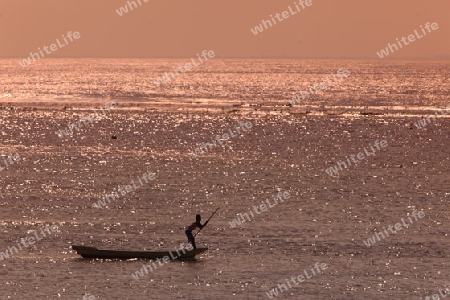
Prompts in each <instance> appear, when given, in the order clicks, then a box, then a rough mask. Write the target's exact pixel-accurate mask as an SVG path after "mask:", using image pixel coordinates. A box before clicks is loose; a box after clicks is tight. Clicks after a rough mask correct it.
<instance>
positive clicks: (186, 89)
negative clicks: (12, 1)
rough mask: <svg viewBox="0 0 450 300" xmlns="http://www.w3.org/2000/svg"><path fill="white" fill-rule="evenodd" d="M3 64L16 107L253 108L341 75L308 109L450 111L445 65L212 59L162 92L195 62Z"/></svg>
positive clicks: (5, 85)
mask: <svg viewBox="0 0 450 300" xmlns="http://www.w3.org/2000/svg"><path fill="white" fill-rule="evenodd" d="M19 61H20V60H19V59H8V60H5V59H3V60H1V62H2V64H1V71H2V72H1V74H0V78H1V83H2V84H1V86H0V93H3V94H10V95H11V97H10V98H11V99H10V100H14V99H17V100H23V99H32V100H37V99H41V100H58V101H69V100H72V99H75V100H84V99H92V98H111V99H124V100H134V101H144V102H145V101H155V102H165V101H177V102H181V103H182V102H184V101H190V102H192V101H193V102H201V101H212V102H214V101H219V100H220V101H238V102H239V101H245V102H249V103H267V102H268V103H270V102H271V101H275V102H280V103H287V102H288V101H289V100H290V99H291V98H292V97H293V96H295V95H296V94H298V93H299V92H300V91H308V90H309V88H310V86H311V85H314V84H320V82H323V81H325V80H326V78H327V77H328V78H330V79H332V77H333V76H332V75H333V74H336V73H337V72H338V71H339V70H348V71H349V72H350V73H351V75H350V76H349V77H348V78H345V80H342V81H341V82H339V83H337V84H335V85H334V86H333V87H330V88H327V89H326V90H324V91H322V92H320V93H319V94H318V95H317V96H318V97H311V98H310V99H309V100H308V101H309V103H308V104H319V105H330V106H333V105H340V106H343V105H359V106H375V107H377V106H378V107H379V106H388V107H389V106H391V107H392V106H426V105H429V106H436V105H447V104H448V103H446V100H448V97H449V87H450V63H449V62H448V61H447V62H438V61H427V62H417V61H381V60H373V61H352V60H250V59H249V60H242V59H241V60H233V59H227V60H222V59H212V60H208V61H206V62H204V63H203V64H201V65H200V66H197V67H194V69H193V70H192V71H189V72H187V73H180V72H178V74H175V76H174V78H173V77H170V78H171V80H169V81H167V82H166V83H164V84H162V85H161V86H158V85H157V84H155V82H156V81H157V80H158V79H159V78H160V77H161V76H164V74H165V73H166V72H172V73H175V71H174V69H175V68H178V66H180V65H185V64H186V63H190V62H191V60H189V59H45V60H40V61H39V60H38V61H36V62H34V63H32V64H31V65H30V66H27V67H26V68H22V67H20V66H19V64H18V62H19Z"/></svg>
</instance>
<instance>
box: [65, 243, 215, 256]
mask: <svg viewBox="0 0 450 300" xmlns="http://www.w3.org/2000/svg"><path fill="white" fill-rule="evenodd" d="M72 249H73V250H75V251H77V253H78V254H79V255H81V256H82V257H83V258H109V259H114V258H116V259H130V258H150V259H156V258H164V257H166V256H167V257H169V259H171V260H173V259H181V260H183V259H184V260H185V259H194V258H195V256H196V255H197V254H200V253H203V252H205V251H207V250H208V248H197V249H193V250H191V251H189V250H187V249H178V250H176V251H124V250H101V249H97V248H95V247H88V246H76V245H73V246H72Z"/></svg>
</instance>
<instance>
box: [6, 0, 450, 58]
mask: <svg viewBox="0 0 450 300" xmlns="http://www.w3.org/2000/svg"><path fill="white" fill-rule="evenodd" d="M135 1H137V0H135ZM140 1H141V3H142V5H141V6H140V7H138V8H136V9H134V10H133V11H130V12H129V13H127V14H124V15H123V16H122V17H120V16H119V15H118V14H117V13H116V9H118V8H119V7H121V6H124V5H126V3H127V1H126V0H0V43H1V47H0V57H17V58H24V57H26V56H28V55H29V53H30V52H31V51H33V52H36V51H37V48H38V47H41V48H42V47H43V46H45V45H47V46H49V45H50V44H52V43H55V40H56V39H57V38H59V37H61V35H62V34H66V33H67V32H68V31H79V32H80V35H81V38H80V39H79V40H76V41H75V42H73V43H71V44H70V45H68V46H67V47H64V48H62V49H58V50H57V51H55V52H53V53H51V54H50V55H47V56H46V57H49V58H50V57H188V58H190V57H195V55H196V53H198V52H201V51H202V50H214V51H215V53H216V55H217V57H255V58H256V57H277V58H290V57H298V58H302V57H316V58H362V57H364V58H373V59H379V58H378V57H377V55H376V52H377V51H380V50H381V49H382V48H385V47H386V46H387V43H394V42H395V39H396V38H401V37H402V36H407V35H409V34H412V33H413V32H414V30H415V29H420V25H422V26H423V25H425V23H426V22H437V23H438V24H439V29H438V30H436V31H433V32H432V33H430V34H429V35H427V36H425V37H424V38H422V39H420V40H417V41H415V42H414V43H411V44H410V45H408V46H405V47H404V48H402V49H401V50H399V51H396V52H395V53H393V54H391V55H390V56H389V58H405V57H417V58H447V59H450V29H449V27H450V18H449V13H450V0H427V1H425V0H376V1H374V0H372V1H370V0H320V1H319V0H312V1H313V5H312V6H310V7H307V8H306V9H305V10H304V11H301V12H300V13H297V14H296V15H293V16H290V17H289V18H288V19H286V20H284V21H282V22H279V23H278V24H276V25H275V26H273V27H272V28H269V29H267V30H265V31H263V32H262V33H260V34H258V35H253V34H252V33H251V31H250V28H253V27H255V26H256V25H259V24H260V23H261V20H262V19H269V15H270V14H275V13H277V12H278V13H282V12H283V11H286V10H288V6H291V7H294V2H296V1H298V0H276V1H274V0H149V2H147V3H145V2H144V1H145V0H140ZM243 3H244V4H243Z"/></svg>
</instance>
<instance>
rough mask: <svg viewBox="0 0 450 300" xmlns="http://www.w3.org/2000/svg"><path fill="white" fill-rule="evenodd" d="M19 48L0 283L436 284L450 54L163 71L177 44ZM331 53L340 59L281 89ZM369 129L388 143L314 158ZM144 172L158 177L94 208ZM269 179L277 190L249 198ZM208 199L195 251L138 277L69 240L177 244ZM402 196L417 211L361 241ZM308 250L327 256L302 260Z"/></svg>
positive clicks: (321, 291) (351, 143) (32, 293)
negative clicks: (28, 55)
mask: <svg viewBox="0 0 450 300" xmlns="http://www.w3.org/2000/svg"><path fill="white" fill-rule="evenodd" d="M18 62H19V59H2V60H1V64H0V68H1V72H0V82H1V85H0V105H1V106H0V108H1V109H0V125H1V127H0V155H1V156H0V168H3V169H2V170H1V171H0V299H83V296H85V298H84V299H269V298H271V297H272V298H273V299H313V300H315V299H420V298H421V297H422V298H425V296H431V295H433V294H439V290H440V289H441V290H445V288H446V286H448V285H449V284H450V280H449V278H450V268H449V267H450V263H449V259H450V250H449V249H450V241H449V235H448V231H449V226H450V217H449V215H450V208H449V200H450V190H449V187H448V183H449V181H450V176H449V172H448V170H449V166H450V147H449V135H450V118H448V115H450V111H449V113H445V112H443V111H442V109H445V108H446V107H447V106H448V105H449V104H450V93H449V87H450V62H438V61H427V62H419V61H379V60H373V61H356V60H355V61H353V60H250V59H248V60H247V59H240V60H238V59H235V60H223V59H213V60H210V61H208V62H206V63H204V64H203V65H201V66H199V67H198V68H196V69H194V70H192V71H191V72H189V73H185V74H179V75H177V76H175V78H174V79H173V80H170V81H168V82H166V83H165V84H163V85H161V86H157V85H156V84H155V81H156V80H157V79H158V78H160V77H161V76H163V75H164V73H165V72H170V71H173V68H174V67H177V66H178V65H181V64H185V63H187V62H189V59H45V60H41V61H37V62H35V63H33V64H32V65H30V66H28V67H26V68H21V67H20V66H19V64H18ZM339 70H348V71H349V72H350V75H349V76H348V77H345V78H342V79H341V80H339V81H338V82H336V84H334V85H332V86H326V87H324V88H323V89H321V90H320V91H319V92H317V93H316V94H314V95H313V96H311V97H309V98H306V99H301V100H300V101H299V103H298V104H295V105H291V104H289V101H290V100H291V99H292V97H293V96H295V95H296V94H298V93H299V92H300V91H308V90H309V89H310V87H311V85H314V84H320V83H321V82H326V81H327V77H328V79H329V80H333V79H332V77H333V75H335V74H337V73H338V71H339ZM328 82H329V81H328ZM112 102H114V103H117V104H118V106H117V108H115V109H111V110H110V111H107V112H102V113H100V112H99V111H100V107H101V106H102V105H103V104H105V103H112ZM439 110H440V111H441V112H442V113H441V114H439V115H436V118H435V119H430V120H429V122H428V123H423V124H425V126H423V127H421V128H419V127H417V126H415V125H414V124H415V122H417V121H419V120H421V119H422V120H425V119H423V117H426V116H427V115H428V114H429V113H432V112H435V111H439ZM93 112H99V114H98V115H99V117H98V118H96V119H95V120H94V121H93V122H90V123H89V124H85V125H83V126H81V127H79V128H76V129H74V130H73V132H72V133H71V134H69V135H67V136H64V137H62V138H61V137H59V136H58V135H57V134H56V132H58V131H59V130H61V129H64V128H68V126H70V124H74V123H76V122H78V121H79V120H81V119H83V118H88V117H89V115H91V114H92V113H93ZM242 122H251V123H252V125H253V126H252V128H250V129H248V130H247V131H244V130H241V132H240V133H239V134H237V133H236V127H239V126H240V123H242ZM230 131H232V132H234V133H236V136H231V137H230V138H229V140H227V141H226V142H223V143H221V144H217V145H216V146H214V147H213V148H210V149H209V150H208V151H205V153H204V154H200V155H198V156H194V155H193V154H192V152H193V150H194V149H196V148H199V147H201V146H202V145H203V143H206V142H210V143H211V142H212V141H213V140H214V139H216V137H217V135H220V136H223V134H224V133H229V132H230ZM377 140H378V141H381V140H386V142H387V144H388V147H386V148H385V149H382V150H380V151H378V152H377V153H376V154H375V155H373V156H369V157H366V158H365V159H363V160H361V161H359V162H358V163H357V164H356V165H352V166H350V167H348V168H345V169H343V170H341V171H340V172H339V174H338V175H337V176H334V177H333V176H329V175H328V174H327V173H326V169H327V168H329V167H332V166H334V165H335V164H336V163H338V162H339V161H344V160H345V159H346V157H347V156H350V155H352V154H355V155H356V154H358V152H360V151H363V149H364V148H365V147H369V146H370V145H373V144H374V143H375V141H377ZM13 154H18V155H19V158H18V159H17V160H14V161H12V159H8V155H13ZM146 172H147V173H155V174H156V177H155V180H153V181H151V182H149V183H148V184H143V185H138V187H137V188H136V189H134V190H133V191H132V192H130V193H128V194H127V195H123V196H121V197H120V198H119V199H116V200H115V201H113V202H111V203H110V204H108V205H107V206H106V207H102V208H98V207H96V205H95V203H98V201H99V200H101V199H102V197H103V196H104V195H105V194H107V193H111V192H113V191H114V189H115V188H117V187H118V186H119V185H120V186H125V185H128V184H130V182H131V181H132V180H135V181H136V179H137V178H138V177H142V175H143V174H144V173H146ZM279 192H289V194H290V197H289V198H288V199H285V201H284V202H282V203H278V204H277V205H275V206H273V207H268V208H266V210H265V211H263V212H262V211H261V212H260V213H256V212H255V213H254V214H253V215H251V214H250V213H249V210H252V209H253V207H254V206H256V205H257V206H260V205H261V204H264V203H267V201H269V202H270V203H272V204H273V203H274V200H273V196H274V195H277V194H278V193H279ZM268 199H269V200H268ZM217 207H220V208H219V210H218V212H217V214H216V215H215V216H214V218H213V219H211V221H210V222H209V224H208V226H207V227H205V228H204V229H203V230H202V231H201V233H200V234H199V235H198V237H197V245H198V246H199V247H204V246H207V247H209V251H208V252H207V253H206V254H204V255H201V256H199V257H198V259H197V260H196V261H192V262H191V261H189V262H179V261H174V262H170V263H167V264H164V265H162V266H158V268H156V269H155V270H153V271H151V272H149V273H148V274H145V275H144V276H142V277H141V278H140V279H138V280H136V279H135V278H134V277H133V276H132V274H135V272H136V271H139V270H140V269H141V268H142V266H143V265H144V264H150V261H148V260H135V259H133V260H125V261H118V260H85V259H82V258H80V257H79V256H78V255H77V254H76V253H75V252H74V251H72V250H71V249H70V246H71V245H88V246H94V247H98V248H102V249H122V250H173V251H175V250H177V249H179V248H180V247H181V246H183V244H184V243H185V242H186V237H185V235H184V227H185V226H187V225H189V224H190V223H192V222H193V221H194V220H195V215H196V214H197V213H200V214H201V215H202V217H203V221H205V220H206V219H207V218H208V217H209V216H210V214H211V213H212V212H213V211H214V210H215V209H216V208H217ZM414 211H416V212H417V211H423V212H424V213H425V217H424V218H421V219H419V220H417V221H414V222H413V223H411V224H410V226H409V227H408V228H403V230H400V231H399V232H398V233H396V234H392V235H390V236H386V237H385V238H382V239H379V240H377V241H376V243H375V244H374V245H372V246H370V247H368V246H367V245H366V244H365V243H364V241H366V240H367V239H368V238H371V237H372V236H373V235H374V234H375V233H377V232H382V231H383V230H384V229H383V228H388V226H389V225H392V226H394V225H395V224H396V223H398V222H401V221H400V220H401V219H402V218H404V219H405V220H406V219H407V218H408V216H411V218H412V213H413V212H414ZM243 213H247V214H249V215H250V218H247V220H246V221H245V222H243V223H242V224H240V225H239V224H238V223H236V222H234V225H236V226H234V227H233V226H232V225H231V224H230V222H231V223H233V220H235V219H236V218H239V217H240V216H241V214H243ZM249 219H250V220H249ZM413 220H414V219H413ZM46 225H49V226H51V225H54V226H57V229H56V230H55V231H51V233H49V232H47V233H45V231H44V232H43V231H42V230H43V229H45V228H46ZM30 237H34V238H35V243H33V244H32V245H28V246H23V245H22V246H20V247H21V248H20V249H19V245H18V242H19V241H20V239H21V238H27V239H28V238H30ZM36 240H37V241H36ZM12 246H15V247H16V248H18V251H17V253H15V252H14V253H13V254H12V255H9V257H7V256H5V251H6V250H7V249H12V248H11V247H12ZM2 253H4V254H3V256H2ZM6 254H7V253H6ZM1 258H3V259H1ZM316 263H319V264H326V266H327V268H326V269H323V270H322V272H320V274H317V273H316V274H315V275H314V276H311V274H312V270H311V269H312V268H314V265H315V264H316ZM306 273H307V274H308V275H309V277H308V276H306ZM299 275H305V280H304V281H303V282H300V283H298V282H297V284H296V283H294V282H293V281H289V280H291V278H292V277H297V278H298V276H299ZM288 281H289V282H288ZM273 289H278V290H277V292H278V296H275V294H273ZM271 290H272V294H270V292H271ZM89 297H91V298H89Z"/></svg>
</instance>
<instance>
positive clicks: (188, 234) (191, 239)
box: [184, 215, 209, 249]
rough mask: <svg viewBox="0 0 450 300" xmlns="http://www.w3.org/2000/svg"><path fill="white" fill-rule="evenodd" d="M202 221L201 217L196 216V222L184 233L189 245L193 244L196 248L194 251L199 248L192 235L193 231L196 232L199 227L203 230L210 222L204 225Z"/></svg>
mask: <svg viewBox="0 0 450 300" xmlns="http://www.w3.org/2000/svg"><path fill="white" fill-rule="evenodd" d="M201 220H202V217H201V216H200V215H196V216H195V222H194V223H192V224H191V225H189V226H188V227H186V231H185V232H184V233H186V236H187V238H188V243H191V244H192V247H194V249H196V248H197V247H196V246H195V237H194V236H193V235H192V230H195V229H196V228H197V227H198V228H200V229H202V228H203V227H205V226H206V224H208V221H209V220H208V221H206V222H205V224H203V225H202V223H200V221H201Z"/></svg>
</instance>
